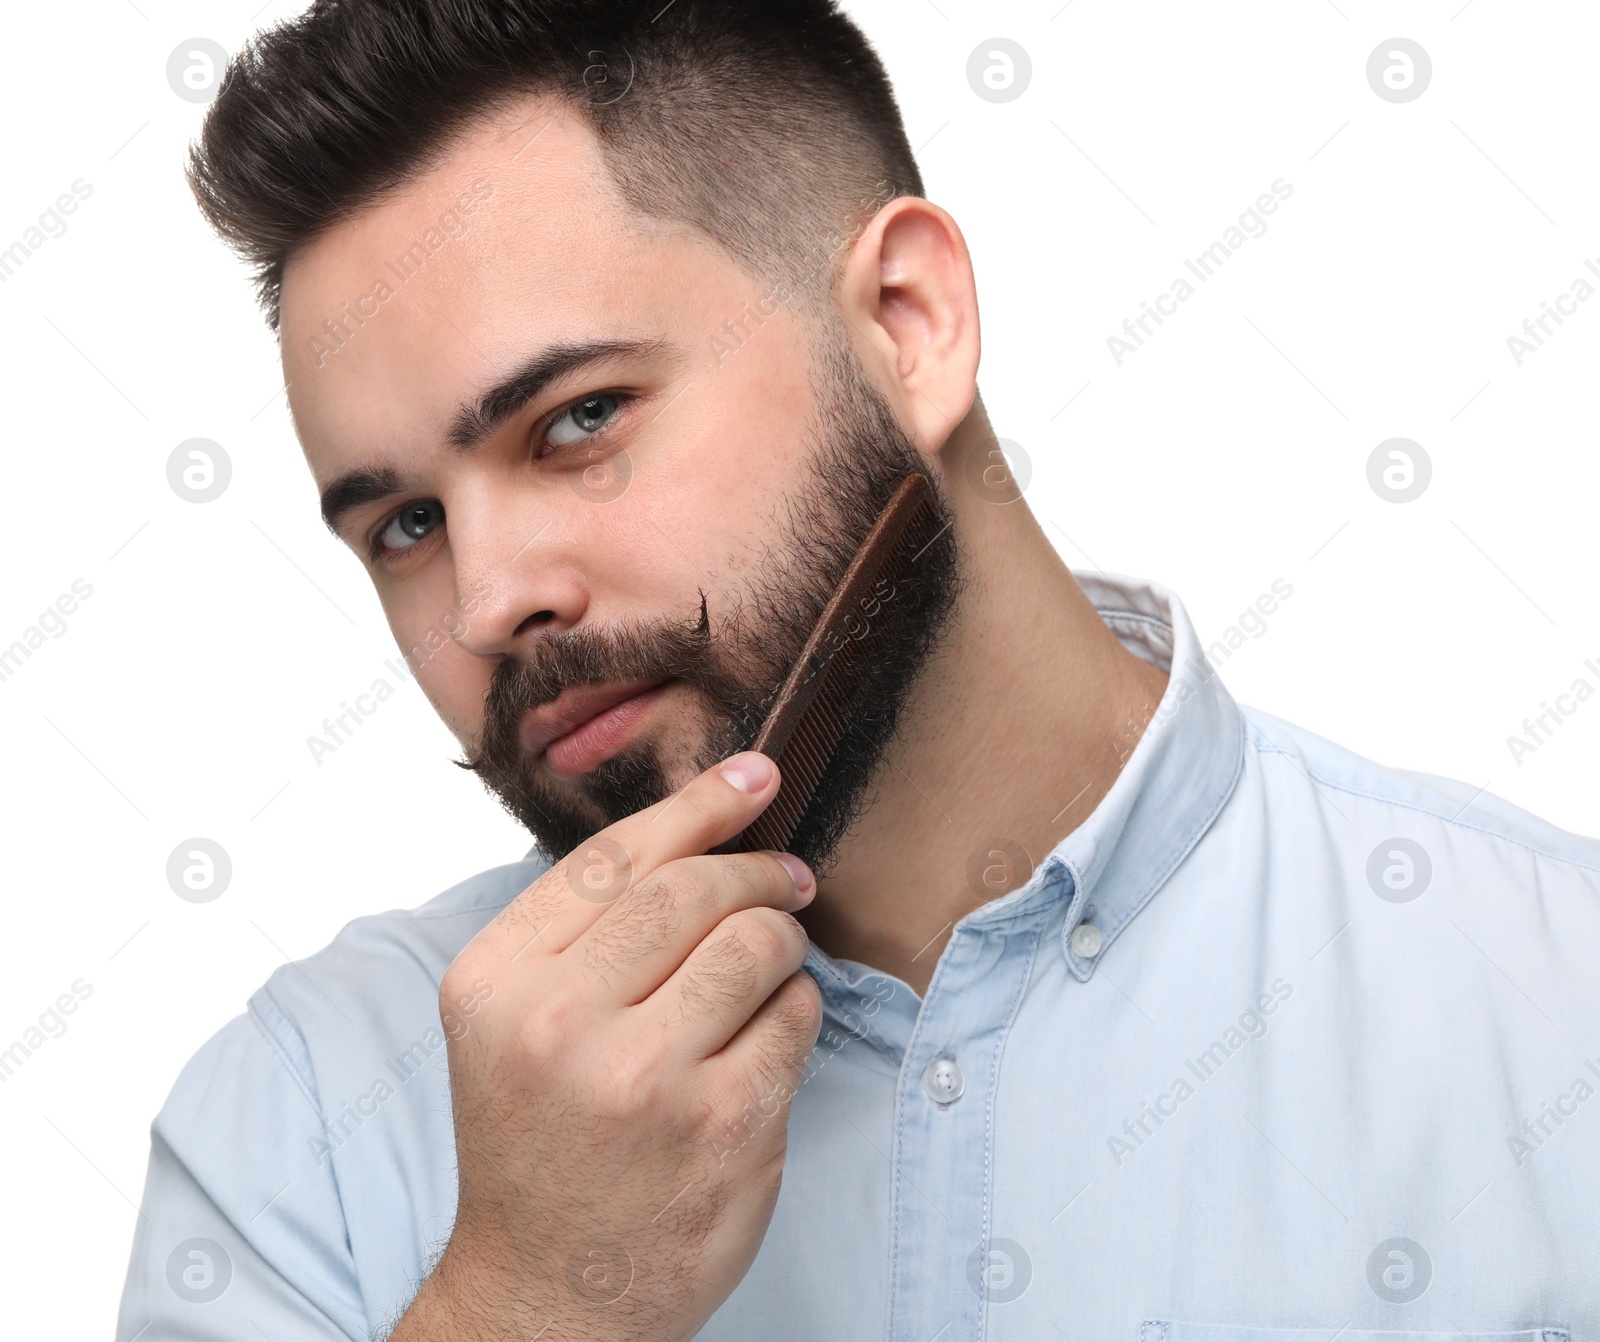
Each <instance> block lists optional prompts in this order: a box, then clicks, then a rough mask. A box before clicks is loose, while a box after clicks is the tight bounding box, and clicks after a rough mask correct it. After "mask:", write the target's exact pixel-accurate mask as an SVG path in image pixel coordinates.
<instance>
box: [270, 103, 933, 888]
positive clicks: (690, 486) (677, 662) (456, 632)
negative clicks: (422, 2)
mask: <svg viewBox="0 0 1600 1342" xmlns="http://www.w3.org/2000/svg"><path fill="white" fill-rule="evenodd" d="M532 106H534V107H535V108H537V114H536V115H534V116H533V118H532V119H531V120H530V121H528V122H526V123H525V124H524V123H521V122H520V121H518V122H507V123H501V124H500V125H499V126H495V127H491V126H487V125H486V126H484V127H483V128H482V129H481V130H480V131H479V132H477V133H476V134H475V135H474V136H473V137H471V138H470V139H469V140H468V141H467V142H465V143H463V144H462V145H461V146H459V147H457V148H456V149H453V150H452V151H451V152H450V153H449V154H448V155H447V156H446V157H445V158H444V159H443V160H441V162H440V163H439V164H438V165H437V166H436V167H435V168H434V170H432V171H431V172H430V173H429V174H427V175H426V176H425V177H424V178H422V179H421V180H420V181H418V182H416V183H413V184H412V185H410V186H408V187H407V188H405V189H404V190H403V191H401V192H398V193H396V194H395V195H394V196H393V197H391V198H390V199H389V200H387V201H385V202H383V203H381V204H379V205H378V206H376V207H374V208H372V209H370V210H368V211H365V212H363V213H362V214H361V215H359V216H356V217H353V218H350V219H348V220H346V221H343V222H341V223H340V224H339V225H337V226H336V227H335V228H334V229H332V230H331V231H329V232H328V233H327V234H325V235H324V236H322V237H321V238H319V239H318V240H317V241H316V242H315V243H313V244H312V245H311V246H310V247H308V248H306V249H305V250H304V251H303V252H302V253H300V254H299V255H297V256H296V257H295V258H293V259H292V260H291V262H290V264H289V266H288V268H287V270H286V273H285V277H284V286H283V308H282V311H283V318H282V342H283V357H284V366H285V374H286V378H287V381H288V385H289V399H290V405H291V407H292V410H293V413H294V417H295V422H296V425H297V427H298V430H299V433H300V436H301V439H302V442H303V444H304V446H305V450H306V454H307V458H308V460H309V461H310V464H311V467H312V471H313V473H314V475H315V477H316V481H317V486H318V488H319V490H322V491H324V501H325V504H328V503H331V504H333V505H334V506H335V508H336V511H337V516H336V519H335V521H336V526H337V529H338V531H339V534H340V535H341V536H342V537H343V538H344V540H345V541H346V542H347V543H348V544H349V545H350V546H351V547H352V548H353V549H354V550H355V552H356V553H357V555H358V556H360V557H361V558H362V560H363V562H364V563H365V564H366V565H367V567H368V570H369V572H370V573H371V576H372V579H373V582H374V584H375V586H376V589H377V591H378V594H379V597H380V599H381V601H382V603H383V607H384V610H385V613H386V614H387V616H388V619H389V623H390V626H391V628H392V629H393V631H394V634H395V636H396V639H397V640H398V642H399V644H400V647H401V648H402V650H404V651H405V652H406V653H407V656H408V659H409V660H410V662H411V665H412V667H413V669H414V670H415V672H416V676H417V680H418V682H419V683H420V684H421V685H422V687H423V689H424V691H425V692H426V693H427V695H428V697H429V699H430V701H431V702H432V703H433V705H434V706H435V708H436V709H437V710H438V711H439V713H440V715H441V716H442V717H443V719H444V720H445V722H446V723H447V725H448V726H449V727H450V729H451V730H452V731H453V732H454V733H455V735H456V736H457V738H458V739H459V740H460V741H461V742H462V744H463V745H464V747H465V748H466V751H467V755H468V760H469V761H470V763H471V765H472V767H473V768H475V769H476V770H477V772H478V773H479V774H480V775H481V776H482V777H483V779H484V781H485V782H486V783H487V784H488V785H489V786H490V787H491V788H492V789H493V790H494V791H495V792H496V793H497V794H498V795H499V796H500V798H501V800H502V801H503V802H504V804H505V805H506V806H507V808H508V809H509V810H510V811H511V812H512V814H513V815H515V816H516V817H517V818H518V819H519V820H521V821H522V822H523V823H524V824H525V825H526V826H527V827H528V829H529V830H530V831H531V832H532V834H533V835H534V837H535V839H536V840H537V841H538V843H539V845H540V846H541V847H542V848H543V849H545V851H546V852H547V853H549V854H550V855H551V856H553V857H559V856H561V855H562V854H564V853H566V852H568V851H570V850H571V849H573V848H574V847H576V846H577V845H578V844H580V843H581V842H582V841H583V840H584V839H585V838H587V837H588V836H589V835H591V834H593V833H594V832H595V831H596V830H598V829H600V828H601V827H603V826H604V825H607V824H609V823H611V822H612V821H614V820H617V819H620V818H621V817H622V816H624V815H627V814H630V813H631V812H633V811H635V810H638V809H639V808H640V807H642V806H645V805H648V804H650V803H651V802H653V801H656V800H658V799H659V798H660V797H661V796H663V795H665V794H666V793H667V792H668V791H670V790H672V789H673V788H676V787H678V786H681V785H682V784H683V783H685V782H687V781H688V779H689V778H690V777H692V776H693V775H694V774H695V773H697V772H699V771H700V770H702V769H704V768H706V767H709V766H710V765H711V764H712V763H714V762H715V761H716V760H717V759H720V758H723V757H725V756H726V755H728V754H730V753H732V752H733V751H735V750H738V749H741V748H743V747H744V746H745V745H747V744H748V743H749V742H750V740H751V739H752V738H753V737H754V735H755V733H756V731H757V730H758V728H759V726H760V723H761V719H762V717H763V715H764V712H765V709H766V706H767V704H768V702H769V701H770V699H771V697H772V694H773V693H774V691H775V690H776V688H777V686H778V684H779V683H780V682H781V681H782V679H783V678H784V676H785V675H786V674H787V672H788V670H789V667H790V666H791V664H792V663H793V661H794V660H795V657H796V654H797V653H798V652H799V650H800V646H801V644H802V643H803V642H804V640H805V638H806V635H807V634H808V633H809V632H810V630H811V628H812V626H813V624H814V623H815V621H816V619H817V616H818V615H819V613H820V612H821V609H822V606H823V604H824V602H825V601H826V600H827V597H828V595H829V593H830V592H831V590H832V588H833V586H834V584H835V583H836V582H837V580H838V578H839V576H840V574H842V572H843V571H844V568H845V565H846V564H847V563H848V561H849V558H850V556H851V554H852V553H853V552H854V550H855V549H856V547H857V546H858V545H859V543H860V541H861V539H862V538H863V537H864V536H865V534H866V531H867V529H868V528H869V527H870V526H871V524H872V521H873V520H874V518H875V517H876V516H877V513H878V512H879V510H880V509H881V508H882V506H883V504H884V502H885V501H886V500H887V498H888V496H889V494H890V492H892V490H893V488H894V486H895V485H896V484H897V483H898V482H899V480H901V479H902V478H904V476H905V475H906V474H907V473H908V472H909V471H912V470H924V471H925V472H926V471H929V469H930V462H929V460H928V458H927V457H926V456H924V455H923V453H921V452H919V450H918V447H917V445H915V444H913V443H912V442H911V441H910V439H909V438H907V436H906V434H905V433H904V431H903V430H902V429H901V428H900V426H899V424H898V422H897V421H896V419H895V416H894V413H893V411H892V409H891V408H890V406H889V405H888V403H887V402H886V401H885V400H884V398H883V397H882V396H881V395H880V394H879V393H878V392H877V390H876V389H875V388H874V387H873V386H872V384H871V383H870V382H869V381H868V380H867V378H866V376H865V374H864V372H863V371H862V369H861V367H860V364H859V363H858V362H857V360H856V357H855V355H854V353H853V352H852V350H851V347H850V345H849V342H848V341H847V340H846V339H845V337H844V336H843V335H842V334H832V335H827V336H823V335H820V334H814V333H813V331H812V328H811V327H810V326H809V325H808V323H807V322H806V321H804V320H802V319H801V317H799V316H798V315H797V314H796V313H795V312H793V311H792V310H791V308H790V307H789V306H786V305H785V302H784V300H786V299H787V298H788V297H789V295H788V293H787V291H779V292H778V293H776V294H774V293H773V292H772V291H771V289H770V288H769V287H768V286H766V285H763V284H762V283H760V282H758V281H755V280H753V279H751V278H750V277H749V276H747V275H745V274H744V273H743V272H742V271H741V270H740V269H739V268H738V267H736V266H735V265H734V264H732V263H731V262H730V261H729V260H728V259H727V258H726V257H725V256H724V255H723V254H722V253H720V252H719V251H717V250H715V249H714V248H712V247H710V246H709V245H708V244H706V243H704V242H703V241H701V240H699V239H697V238H696V237H694V236H692V235H691V234H689V233H688V232H687V231H686V230H683V229H680V228H676V227H673V226H670V225H664V224H652V223H649V222H646V221H643V220H640V219H639V218H638V217H637V216H635V215H633V214H632V213H631V212H630V211H628V210H627V209H626V207H625V206H624V205H623V203H622V202H621V201H620V199H619V198H618V197H617V196H616V194H615V191H614V188H613V187H612V186H611V184H610V179H609V177H608V175H607V172H606V169H605V168H604V166H603V164H602V161H601V159H600V157H599V153H598V149H597V146H596V144H595V141H594V139H593V137H592V134H591V133H590V132H589V130H588V128H587V126H586V125H585V123H584V122H583V121H582V119H581V117H579V116H578V115H577V114H575V113H571V112H568V113H565V114H562V113H560V112H559V111H558V110H557V109H555V108H553V107H551V105H549V104H534V105H532ZM600 346H605V347H606V348H605V350H604V351H601V352H600V353H599V357H584V358H580V357H579V355H580V354H588V355H593V354H595V353H596V352H597V349H598V347H600ZM519 374H520V376H518V375H519ZM330 490H331V491H332V493H331V497H330V494H329V491H330ZM955 562H956V556H955V550H954V543H953V539H952V534H951V533H950V532H946V533H945V534H944V536H943V538H942V539H941V540H940V541H939V542H938V543H936V544H935V545H933V546H930V547H929V548H928V550H927V551H926V552H925V553H924V554H923V556H922V557H921V558H920V559H919V561H918V563H917V565H916V566H915V574H914V577H913V579H912V581H911V582H910V583H909V584H906V585H905V593H904V599H903V600H897V601H895V602H893V603H890V604H889V606H888V607H886V612H887V618H886V623H885V626H884V628H885V636H886V639H887V655H886V656H885V657H883V658H881V659H880V660H879V661H878V663H877V669H876V671H875V672H874V673H873V676H872V678H871V679H870V680H868V681H863V682H860V683H858V684H856V685H855V686H853V688H852V694H853V702H852V708H853V710H854V711H853V713H852V715H851V716H852V717H853V719H854V721H855V723H856V724H857V725H856V726H855V727H853V729H852V732H851V736H850V738H849V740H848V741H847V743H846V747H845V750H844V752H843V757H842V758H841V760H840V761H839V762H838V763H837V764H836V766H835V767H834V768H833V769H832V770H830V774H829V776H828V777H827V778H825V781H824V786H823V788H821V789H820V790H819V793H818V797H817V800H816V802H815V803H814V804H813V807H812V811H811V813H810V814H809V815H808V817H807V819H806V821H805V823H804V824H803V826H802V829H801V832H800V833H799V834H797V836H796V839H795V842H794V843H793V844H792V845H791V847H792V848H793V850H794V851H796V852H797V853H799V854H800V855H801V856H802V857H804V858H806V859H807V860H808V861H810V862H812V863H814V864H816V865H819V866H825V865H826V861H827V859H828V857H829V856H830V854H831V853H832V850H833V849H834V847H835V846H836V845H837V841H838V839H839V837H840V836H841V834H842V833H843V831H844V829H845V828H846V826H847V825H848V823H849V821H850V820H851V818H852V817H853V815H854V814H855V813H856V811H857V810H858V809H859V805H860V803H861V799H862V797H863V795H864V789H865V787H866V784H867V783H868V781H869V775H870V773H871V770H872V767H873V766H874V765H875V764H876V763H877V761H878V759H879V757H880V756H881V753H882V751H883V749H884V748H885V746H886V744H887V742H888V740H889V737H890V736H891V734H892V732H893V729H894V726H895V715H896V711H897V709H898V707H899V705H900V703H901V702H902V701H903V699H904V697H905V694H906V691H907V689H908V687H909V685H910V683H911V681H912V679H913V678H914V676H915V674H916V672H917V670H918V668H919V667H920V665H921V663H922V662H923V660H924V659H925V657H926V656H927V654H928V652H929V650H930V648H931V646H932V644H933V642H934V640H935V638H936V635H937V631H938V628H939V626H940V624H941V623H942V621H943V619H944V618H945V617H946V616H947V615H948V613H949V611H950V608H951V605H952V602H953V597H954V584H955Z"/></svg>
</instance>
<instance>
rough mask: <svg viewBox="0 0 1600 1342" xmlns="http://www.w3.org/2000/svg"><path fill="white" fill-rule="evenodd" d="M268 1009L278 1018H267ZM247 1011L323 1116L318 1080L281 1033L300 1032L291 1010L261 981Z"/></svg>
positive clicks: (296, 1033) (316, 1112) (273, 1050)
mask: <svg viewBox="0 0 1600 1342" xmlns="http://www.w3.org/2000/svg"><path fill="white" fill-rule="evenodd" d="M269 1010H270V1011H271V1012H272V1013H273V1014H274V1015H275V1016H276V1017H277V1019H276V1020H268V1019H267V1013H268V1011H269ZM248 1014H249V1016H250V1020H251V1023H252V1024H254V1025H255V1027H256V1029H257V1031H258V1032H259V1033H260V1035H261V1037H262V1039H264V1040H265V1041H266V1045H267V1047H268V1048H269V1049H271V1050H272V1053H273V1055H274V1056H275V1057H276V1058H277V1059H278V1061H279V1062H280V1063H281V1064H282V1065H283V1068H284V1070H285V1071H286V1072H288V1073H289V1075H290V1076H291V1077H293V1078H294V1082H295V1085H297V1086H298V1087H299V1088H300V1093H301V1094H302V1095H304V1096H305V1097H306V1102H307V1103H308V1104H310V1106H311V1110H312V1112H313V1113H315V1114H316V1115H317V1116H318V1117H319V1118H320V1117H321V1116H322V1101H321V1099H320V1097H319V1096H318V1095H317V1086H316V1080H315V1078H313V1077H310V1076H307V1075H306V1074H305V1073H304V1072H303V1071H302V1070H301V1069H300V1065H299V1064H298V1063H297V1062H296V1061H295V1060H294V1059H293V1058H292V1057H290V1055H289V1050H288V1048H287V1046H286V1044H285V1041H284V1040H283V1039H282V1038H281V1037H280V1035H279V1031H280V1030H283V1031H289V1032H292V1033H293V1034H295V1035H296V1036H298V1035H299V1031H298V1029H296V1027H295V1024H294V1022H293V1021H292V1020H290V1018H289V1014H288V1012H286V1011H285V1010H284V1009H283V1008H282V1007H281V1006H280V1005H279V1004H278V1001H277V999H276V998H275V997H273V995H272V992H271V989H269V988H268V987H267V986H266V985H262V987H260V988H259V989H257V990H256V992H254V993H253V994H251V997H250V1002H249V1006H248ZM301 1043H302V1045H303V1044H304V1041H303V1040H301Z"/></svg>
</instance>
